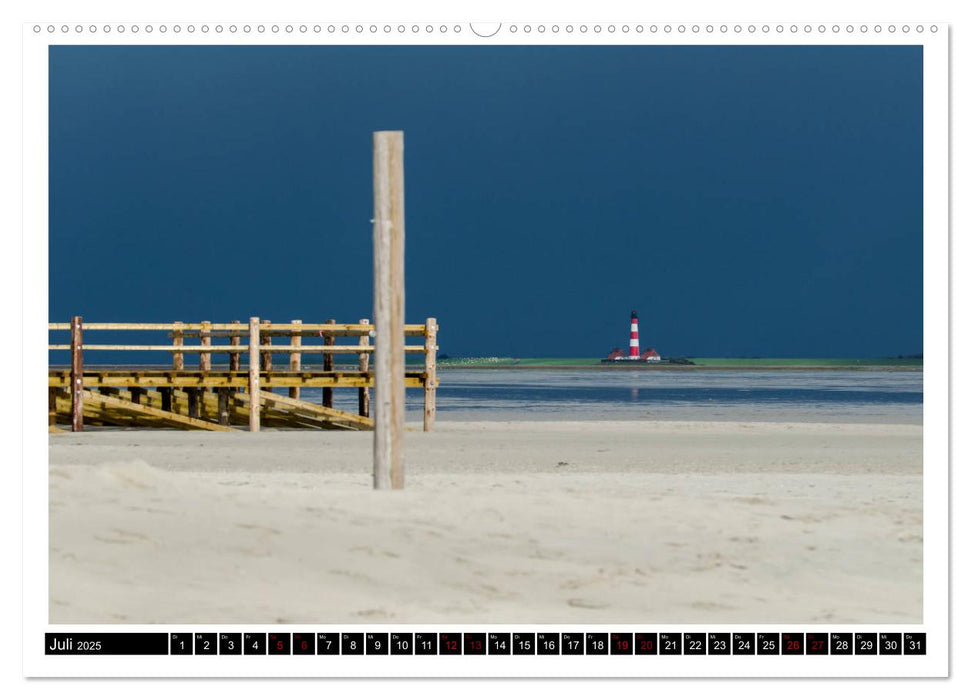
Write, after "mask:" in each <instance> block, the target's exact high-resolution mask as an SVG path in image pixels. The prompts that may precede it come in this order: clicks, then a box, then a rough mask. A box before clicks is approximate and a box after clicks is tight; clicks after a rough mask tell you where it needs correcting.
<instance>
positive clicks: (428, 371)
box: [422, 318, 438, 432]
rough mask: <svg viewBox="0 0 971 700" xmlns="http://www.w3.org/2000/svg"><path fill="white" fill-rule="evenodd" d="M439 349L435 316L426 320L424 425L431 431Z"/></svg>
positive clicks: (427, 430) (433, 419) (425, 429)
mask: <svg viewBox="0 0 971 700" xmlns="http://www.w3.org/2000/svg"><path fill="white" fill-rule="evenodd" d="M437 351H438V323H437V322H436V320H435V319H434V318H430V319H428V320H427V321H425V419H424V421H423V424H422V427H423V429H424V431H425V432H429V431H430V430H432V429H434V427H435V389H436V388H437V386H438V377H437V376H436V372H435V369H436V368H435V353H436V352H437Z"/></svg>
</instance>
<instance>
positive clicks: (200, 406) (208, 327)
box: [189, 321, 212, 418]
mask: <svg viewBox="0 0 971 700" xmlns="http://www.w3.org/2000/svg"><path fill="white" fill-rule="evenodd" d="M200 325H201V326H202V328H201V329H199V344H200V345H202V346H203V347H211V346H212V335H211V334H212V323H211V322H210V321H203V322H202V323H201V324H200ZM211 369H212V353H211V352H200V353H199V371H201V372H208V371H209V370H211ZM207 393H209V389H207V388H206V387H199V388H197V389H196V390H195V391H192V392H190V393H189V417H190V418H204V417H205V411H206V402H205V396H206V394H207ZM193 402H194V403H195V412H193V410H192V409H193V405H192V404H193Z"/></svg>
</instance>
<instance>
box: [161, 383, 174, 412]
mask: <svg viewBox="0 0 971 700" xmlns="http://www.w3.org/2000/svg"><path fill="white" fill-rule="evenodd" d="M159 393H160V394H161V395H162V410H163V411H171V410H172V389H171V388H170V387H163V388H161V389H159Z"/></svg>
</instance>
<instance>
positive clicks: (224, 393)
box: [216, 389, 231, 425]
mask: <svg viewBox="0 0 971 700" xmlns="http://www.w3.org/2000/svg"><path fill="white" fill-rule="evenodd" d="M216 391H217V392H218V393H217V396H218V401H219V408H218V411H217V413H218V416H219V425H229V394H230V391H231V390H230V389H217V390H216Z"/></svg>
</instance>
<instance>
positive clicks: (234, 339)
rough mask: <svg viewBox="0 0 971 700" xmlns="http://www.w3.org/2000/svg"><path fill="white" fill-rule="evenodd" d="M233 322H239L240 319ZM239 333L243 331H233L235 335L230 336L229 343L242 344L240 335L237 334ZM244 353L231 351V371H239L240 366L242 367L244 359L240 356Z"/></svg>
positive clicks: (233, 344) (236, 345) (235, 345)
mask: <svg viewBox="0 0 971 700" xmlns="http://www.w3.org/2000/svg"><path fill="white" fill-rule="evenodd" d="M232 323H239V321H232ZM238 333H241V331H233V335H231V336H230V337H229V344H230V345H232V346H234V347H238V346H239V344H240V343H239V335H237V334H238ZM242 354H243V353H241V352H231V353H229V371H230V372H239V368H240V365H241V363H242V359H241V357H240V356H241V355H242Z"/></svg>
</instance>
